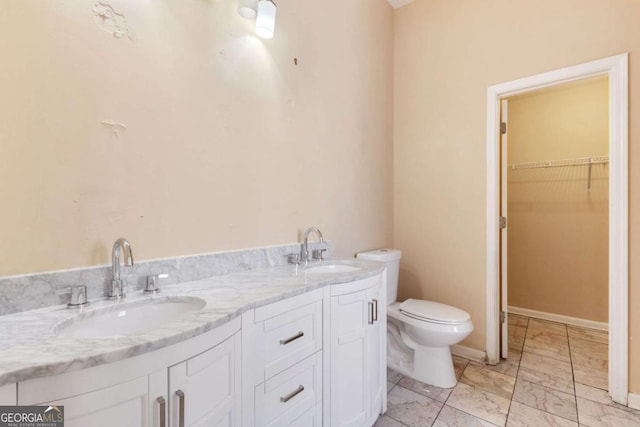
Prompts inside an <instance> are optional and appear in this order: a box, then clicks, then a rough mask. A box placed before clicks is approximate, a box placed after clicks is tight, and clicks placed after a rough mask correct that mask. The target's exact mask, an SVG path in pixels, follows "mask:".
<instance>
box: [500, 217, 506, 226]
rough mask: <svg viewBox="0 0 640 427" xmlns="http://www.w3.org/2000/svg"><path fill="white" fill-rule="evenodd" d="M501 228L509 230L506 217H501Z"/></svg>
mask: <svg viewBox="0 0 640 427" xmlns="http://www.w3.org/2000/svg"><path fill="white" fill-rule="evenodd" d="M500 228H507V217H506V216H501V217H500Z"/></svg>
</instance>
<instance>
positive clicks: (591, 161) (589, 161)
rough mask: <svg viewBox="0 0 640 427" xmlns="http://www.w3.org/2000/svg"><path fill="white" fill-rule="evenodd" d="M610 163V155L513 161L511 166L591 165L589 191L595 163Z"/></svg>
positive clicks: (519, 167)
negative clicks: (525, 161)
mask: <svg viewBox="0 0 640 427" xmlns="http://www.w3.org/2000/svg"><path fill="white" fill-rule="evenodd" d="M606 164H609V157H607V156H600V157H579V158H576V159H562V160H548V161H544V162H530V163H513V164H511V165H509V167H510V168H511V169H513V170H523V169H542V168H559V167H567V166H589V175H588V177H587V191H591V169H592V167H593V165H606Z"/></svg>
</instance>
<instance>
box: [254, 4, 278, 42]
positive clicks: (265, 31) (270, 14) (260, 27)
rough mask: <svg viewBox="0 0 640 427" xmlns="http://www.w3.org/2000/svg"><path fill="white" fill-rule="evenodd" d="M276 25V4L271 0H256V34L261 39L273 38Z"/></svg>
mask: <svg viewBox="0 0 640 427" xmlns="http://www.w3.org/2000/svg"><path fill="white" fill-rule="evenodd" d="M275 27H276V5H275V3H273V1H271V0H258V17H257V18H256V34H258V36H260V37H262V38H263V39H271V38H273V32H274V30H275Z"/></svg>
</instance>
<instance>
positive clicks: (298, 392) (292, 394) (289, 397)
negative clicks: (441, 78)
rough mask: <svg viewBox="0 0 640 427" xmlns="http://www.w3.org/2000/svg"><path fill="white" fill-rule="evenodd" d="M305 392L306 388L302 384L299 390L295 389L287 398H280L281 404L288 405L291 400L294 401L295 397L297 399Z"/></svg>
mask: <svg viewBox="0 0 640 427" xmlns="http://www.w3.org/2000/svg"><path fill="white" fill-rule="evenodd" d="M303 391H304V386H303V385H302V384H300V385H299V386H298V388H297V389H295V390H294V391H292V392H291V393H289V394H287V395H286V396H282V397H281V398H280V402H282V403H287V402H288V401H290V400H291V399H293V398H294V397H296V396H297V395H299V394H300V393H302V392H303Z"/></svg>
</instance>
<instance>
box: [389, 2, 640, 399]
mask: <svg viewBox="0 0 640 427" xmlns="http://www.w3.org/2000/svg"><path fill="white" fill-rule="evenodd" d="M638 16H640V2H637V1H635V0H616V1H601V0H564V1H556V0H540V1H527V2H522V1H506V0H501V1H498V0H489V1H486V0H485V1H480V0H469V1H450V0H417V1H415V2H413V3H411V4H409V5H407V6H405V7H403V8H401V9H398V10H397V11H396V14H395V51H394V54H395V76H394V79H395V91H394V96H395V103H394V105H395V121H394V135H395V136H394V245H395V246H397V247H398V248H400V249H401V250H402V251H403V260H402V266H401V278H400V280H401V283H400V294H401V295H400V296H401V297H407V296H409V295H412V296H417V297H425V298H431V299H434V300H437V301H442V302H445V303H450V304H455V305H457V306H459V307H461V308H463V309H464V310H467V311H468V312H469V313H470V314H471V316H472V317H473V319H474V324H475V331H474V332H473V334H472V335H471V336H470V337H469V338H468V339H467V340H466V341H465V342H464V344H466V345H469V346H473V347H475V348H478V349H484V348H485V331H486V328H485V301H486V278H485V277H486V175H487V174H486V148H485V147H486V118H487V112H486V97H487V87H488V86H491V85H494V84H498V83H502V82H506V81H510V80H514V79H517V78H521V77H525V76H529V75H533V74H537V73H541V72H544V71H549V70H553V69H558V68H562V67H565V66H568V65H572V64H578V63H583V62H587V61H591V60H594V59H597V58H602V57H606V56H610V55H614V54H619V53H622V52H630V53H631V56H630V61H631V62H630V93H629V95H630V104H631V105H630V111H629V113H630V116H629V123H630V129H629V131H630V143H629V146H630V153H629V156H630V159H629V164H630V192H629V194H630V235H629V241H630V260H629V261H630V262H629V264H630V266H631V267H630V313H631V319H630V322H631V324H630V335H631V340H630V381H631V391H632V392H636V393H637V392H640V339H639V338H638V334H640V228H639V227H637V226H636V225H637V224H639V223H640V192H639V188H640V149H638V147H637V144H638V142H640V126H638V123H640V110H639V109H638V108H637V105H638V103H640V62H639V61H640V59H638V58H640V26H638Z"/></svg>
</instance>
